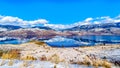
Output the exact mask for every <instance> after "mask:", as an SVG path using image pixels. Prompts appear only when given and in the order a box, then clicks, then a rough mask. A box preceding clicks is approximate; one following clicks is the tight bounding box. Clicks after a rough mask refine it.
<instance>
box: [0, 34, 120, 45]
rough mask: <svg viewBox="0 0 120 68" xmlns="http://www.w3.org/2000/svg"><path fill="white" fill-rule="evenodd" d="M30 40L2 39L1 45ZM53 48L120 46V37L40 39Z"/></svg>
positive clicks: (57, 37)
mask: <svg viewBox="0 0 120 68" xmlns="http://www.w3.org/2000/svg"><path fill="white" fill-rule="evenodd" d="M29 40H30V39H13V38H8V37H1V38H0V44H21V43H25V42H28V41H29ZM40 41H44V42H46V43H47V44H48V45H50V46H53V47H77V46H93V45H97V44H104V45H105V44H120V36H116V35H85V36H68V37H62V36H55V37H54V38H50V39H40Z"/></svg>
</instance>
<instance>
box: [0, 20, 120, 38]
mask: <svg viewBox="0 0 120 68" xmlns="http://www.w3.org/2000/svg"><path fill="white" fill-rule="evenodd" d="M79 35H120V22H118V23H105V24H89V25H76V26H74V27H72V28H69V29H62V30H56V29H53V28H50V27H47V26H34V27H29V28H23V27H20V26H13V25H0V37H4V36H7V37H16V38H28V39H29V38H42V39H43V38H44V39H46V38H47V39H48V38H49V37H53V36H79Z"/></svg>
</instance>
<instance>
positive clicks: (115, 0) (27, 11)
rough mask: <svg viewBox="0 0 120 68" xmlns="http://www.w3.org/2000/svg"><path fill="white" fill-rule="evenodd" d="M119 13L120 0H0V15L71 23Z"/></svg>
mask: <svg viewBox="0 0 120 68" xmlns="http://www.w3.org/2000/svg"><path fill="white" fill-rule="evenodd" d="M119 14H120V0H0V15H6V16H14V17H19V18H21V19H24V20H36V19H39V18H42V19H46V20H48V21H49V23H52V24H72V23H75V22H78V21H82V20H84V19H86V18H88V17H93V18H95V17H101V16H110V17H115V16H117V15H119Z"/></svg>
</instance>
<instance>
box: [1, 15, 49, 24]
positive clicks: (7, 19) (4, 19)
mask: <svg viewBox="0 0 120 68" xmlns="http://www.w3.org/2000/svg"><path fill="white" fill-rule="evenodd" d="M46 23H48V21H47V20H46V19H38V20H34V21H26V20H23V19H20V18H18V17H12V16H1V15H0V24H4V25H17V26H32V25H37V24H46Z"/></svg>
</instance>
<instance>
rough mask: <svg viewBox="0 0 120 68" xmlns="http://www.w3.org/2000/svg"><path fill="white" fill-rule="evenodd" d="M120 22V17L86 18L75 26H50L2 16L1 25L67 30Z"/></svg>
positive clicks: (45, 23) (39, 21)
mask: <svg viewBox="0 0 120 68" xmlns="http://www.w3.org/2000/svg"><path fill="white" fill-rule="evenodd" d="M116 22H120V15H118V16H116V17H114V18H111V17H109V16H103V17H96V18H91V17H90V18H86V19H85V20H84V21H79V22H75V23H74V24H68V25H63V24H49V23H48V21H47V20H46V19H38V20H33V21H27V20H23V19H20V18H18V17H12V16H1V15H0V24H4V25H6V24H7V25H18V26H27V27H28V26H34V25H39V24H43V26H47V27H50V28H53V29H56V30H57V29H66V28H71V27H74V26H79V25H90V24H101V23H116Z"/></svg>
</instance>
